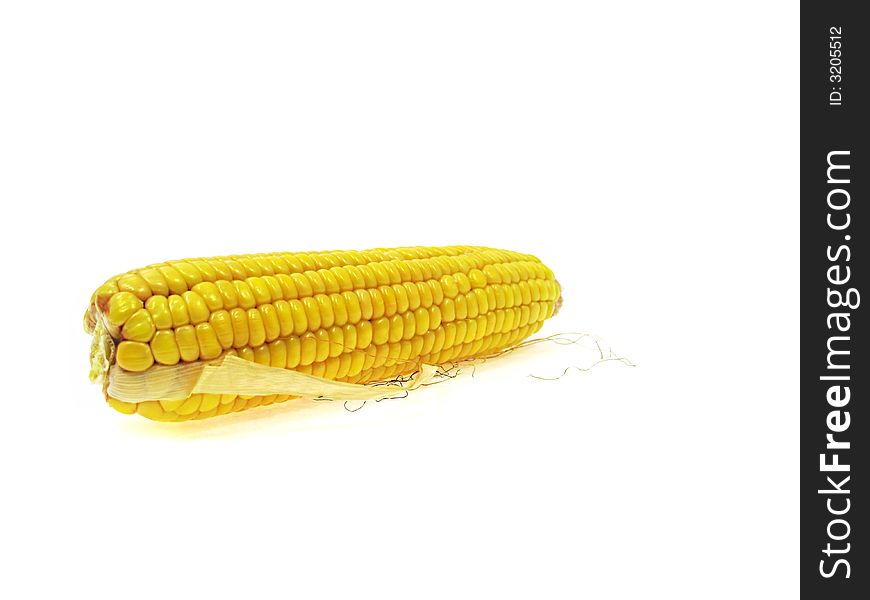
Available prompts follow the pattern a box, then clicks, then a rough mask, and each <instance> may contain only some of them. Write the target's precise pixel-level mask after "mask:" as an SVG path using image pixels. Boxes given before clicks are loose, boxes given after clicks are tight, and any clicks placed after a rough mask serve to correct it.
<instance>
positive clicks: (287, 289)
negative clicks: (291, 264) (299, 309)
mask: <svg viewBox="0 0 870 600" xmlns="http://www.w3.org/2000/svg"><path fill="white" fill-rule="evenodd" d="M275 279H277V280H278V285H280V286H281V297H282V298H283V299H284V300H293V299H294V298H298V297H299V292H298V291H297V290H296V284H295V283H294V282H293V278H292V277H290V275H286V274H284V273H279V274H278V275H275Z"/></svg>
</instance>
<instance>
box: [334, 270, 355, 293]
mask: <svg viewBox="0 0 870 600" xmlns="http://www.w3.org/2000/svg"><path fill="white" fill-rule="evenodd" d="M346 269H347V267H332V268H331V269H329V272H330V273H332V275H333V276H334V277H335V280H336V281H337V282H338V288H339V291H341V292H347V291H350V290H352V289H353V282H352V281H351V279H350V273H348V271H347V270H346Z"/></svg>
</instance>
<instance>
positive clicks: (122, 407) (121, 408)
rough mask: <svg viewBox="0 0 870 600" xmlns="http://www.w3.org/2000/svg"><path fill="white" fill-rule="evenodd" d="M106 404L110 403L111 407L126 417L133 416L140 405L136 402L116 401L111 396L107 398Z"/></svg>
mask: <svg viewBox="0 0 870 600" xmlns="http://www.w3.org/2000/svg"><path fill="white" fill-rule="evenodd" d="M106 402H108V403H109V406H111V407H112V408H114V409H115V410H117V411H118V412H119V413H124V414H125V415H132V414H133V413H135V412H136V409H137V408H138V405H137V404H136V403H135V402H124V401H123V400H116V399H115V398H112V397H111V396H109V397H108V398H106Z"/></svg>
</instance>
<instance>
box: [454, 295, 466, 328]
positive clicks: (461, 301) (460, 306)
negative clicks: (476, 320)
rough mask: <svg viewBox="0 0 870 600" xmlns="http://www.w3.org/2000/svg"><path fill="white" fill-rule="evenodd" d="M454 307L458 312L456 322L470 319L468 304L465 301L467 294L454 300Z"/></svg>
mask: <svg viewBox="0 0 870 600" xmlns="http://www.w3.org/2000/svg"><path fill="white" fill-rule="evenodd" d="M453 305H454V307H455V310H456V320H457V321H459V320H462V319H465V318H467V317H468V303H467V302H466V301H465V294H459V295H458V296H456V297H455V298H454V299H453Z"/></svg>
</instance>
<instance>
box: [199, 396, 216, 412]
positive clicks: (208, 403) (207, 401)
mask: <svg viewBox="0 0 870 600" xmlns="http://www.w3.org/2000/svg"><path fill="white" fill-rule="evenodd" d="M220 403H221V395H220V394H203V395H202V402H201V403H200V405H199V412H208V411H210V410H213V409H215V408H217V407H218V404H220Z"/></svg>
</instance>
